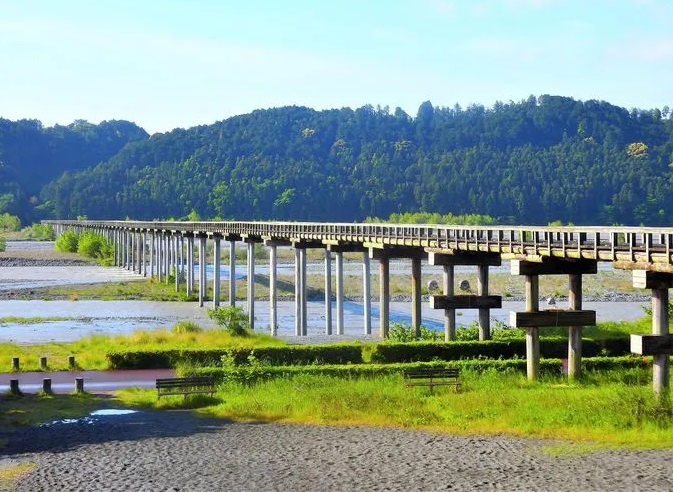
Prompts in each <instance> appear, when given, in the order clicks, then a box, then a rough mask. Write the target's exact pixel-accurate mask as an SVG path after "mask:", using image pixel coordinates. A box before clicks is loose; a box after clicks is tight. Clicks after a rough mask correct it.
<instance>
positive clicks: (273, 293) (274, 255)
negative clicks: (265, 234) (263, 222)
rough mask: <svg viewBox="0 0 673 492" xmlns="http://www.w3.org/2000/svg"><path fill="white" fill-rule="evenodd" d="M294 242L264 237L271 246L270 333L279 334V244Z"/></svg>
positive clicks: (272, 334)
mask: <svg viewBox="0 0 673 492" xmlns="http://www.w3.org/2000/svg"><path fill="white" fill-rule="evenodd" d="M291 244H292V243H290V242H289V241H283V240H278V239H271V238H268V239H264V246H266V247H267V248H269V333H270V334H271V336H274V337H275V336H277V335H278V246H290V245H291Z"/></svg>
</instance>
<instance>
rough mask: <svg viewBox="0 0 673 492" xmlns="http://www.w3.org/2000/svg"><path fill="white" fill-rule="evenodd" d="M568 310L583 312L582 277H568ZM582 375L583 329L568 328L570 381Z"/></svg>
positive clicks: (574, 275)
mask: <svg viewBox="0 0 673 492" xmlns="http://www.w3.org/2000/svg"><path fill="white" fill-rule="evenodd" d="M568 309H569V310H572V311H581V310H582V275H576V274H571V275H568ZM581 373H582V327H581V326H569V327H568V379H575V378H577V377H579V376H580V375H581Z"/></svg>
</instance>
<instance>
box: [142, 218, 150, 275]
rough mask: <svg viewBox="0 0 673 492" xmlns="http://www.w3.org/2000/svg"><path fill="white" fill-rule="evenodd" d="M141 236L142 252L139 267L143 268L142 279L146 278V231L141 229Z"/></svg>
mask: <svg viewBox="0 0 673 492" xmlns="http://www.w3.org/2000/svg"><path fill="white" fill-rule="evenodd" d="M141 234H142V236H143V239H142V241H143V250H142V262H141V265H142V266H143V277H147V261H148V257H149V255H148V254H147V253H148V245H147V230H146V229H143V231H142V233H141Z"/></svg>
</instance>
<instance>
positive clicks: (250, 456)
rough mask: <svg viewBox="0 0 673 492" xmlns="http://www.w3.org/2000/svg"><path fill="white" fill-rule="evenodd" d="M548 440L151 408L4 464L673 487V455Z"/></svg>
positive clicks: (463, 483)
mask: <svg viewBox="0 0 673 492" xmlns="http://www.w3.org/2000/svg"><path fill="white" fill-rule="evenodd" d="M0 437H1V436H0ZM541 444H543V443H542V442H540V441H532V440H523V439H512V438H502V437H454V436H444V435H435V434H432V433H427V432H421V431H410V430H400V429H385V428H364V427H324V426H304V425H284V424H266V423H247V424H246V423H231V422H227V421H223V420H213V419H199V418H197V417H194V416H193V415H192V414H190V413H188V412H186V411H173V412H153V411H142V412H138V413H135V414H132V415H124V416H115V417H102V418H99V419H97V420H80V421H78V422H77V423H70V424H53V425H50V426H43V427H39V428H29V429H23V430H21V431H19V433H18V434H15V435H14V436H13V437H12V438H10V441H9V444H8V446H7V447H6V448H5V449H3V450H2V451H0V467H3V466H7V465H12V464H18V463H26V462H31V463H35V464H36V465H37V468H36V469H35V471H33V472H32V473H30V474H29V475H28V476H26V477H24V478H22V479H21V480H20V482H19V483H18V484H17V486H16V490H17V491H44V490H83V491H100V490H134V491H135V490H143V491H177V490H180V491H212V490H232V491H267V490H268V491H272V490H284V491H294V490H301V491H313V490H320V491H322V490H330V491H339V490H344V491H346V490H348V491H354V490H391V491H397V490H400V491H401V490H404V491H411V490H475V489H476V490H526V491H529V490H544V491H552V490H553V491H556V490H573V489H574V490H601V489H602V490H606V491H607V490H609V491H614V490H645V489H647V490H650V491H653V490H655V491H656V490H662V491H663V490H671V489H673V477H672V476H671V473H670V472H671V463H672V462H673V450H667V451H646V452H626V451H618V452H617V451H611V452H600V453H595V454H592V455H588V456H583V457H574V458H558V457H549V456H546V455H544V454H543V453H542V452H541V450H540V445H541Z"/></svg>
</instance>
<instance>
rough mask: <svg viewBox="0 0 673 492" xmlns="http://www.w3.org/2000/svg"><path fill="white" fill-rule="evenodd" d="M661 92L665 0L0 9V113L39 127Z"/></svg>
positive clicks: (668, 81) (101, 4)
mask: <svg viewBox="0 0 673 492" xmlns="http://www.w3.org/2000/svg"><path fill="white" fill-rule="evenodd" d="M671 88H673V0H470V1H468V0H415V1H414V0H369V1H367V0H330V1H328V0H324V1H323V0H310V1H309V0H235V1H230V0H219V1H218V0H182V1H178V0H161V1H159V0H0V117H4V118H8V119H12V120H16V119H20V118H36V119H39V120H42V122H43V123H44V124H45V125H49V126H51V125H53V124H55V123H58V124H68V123H71V122H72V121H73V120H75V119H86V120H89V121H91V122H95V123H97V122H99V121H101V120H110V119H127V120H131V121H134V122H136V123H137V124H139V125H140V126H142V127H144V128H145V129H146V130H147V131H149V132H150V133H153V132H158V131H167V130H170V129H172V128H175V127H190V126H194V125H199V124H210V123H212V122H214V121H218V120H222V119H224V118H227V117H229V116H233V115H236V114H243V113H248V112H250V111H252V110H254V109H259V108H269V107H277V106H285V105H293V104H294V105H303V106H310V107H313V108H316V109H324V108H339V107H343V106H350V107H353V108H355V107H359V106H362V105H364V104H372V105H374V106H376V105H381V106H390V108H391V110H393V109H394V108H395V107H396V106H400V107H401V108H402V109H404V110H405V111H407V112H408V113H409V114H410V115H412V116H414V115H415V114H416V111H417V109H418V106H419V105H420V104H421V103H422V102H423V101H426V100H429V101H431V102H432V103H433V105H435V106H453V105H454V104H456V103H458V104H460V105H462V106H467V105H469V104H473V103H479V104H484V105H485V106H491V105H492V104H493V103H494V102H495V101H498V100H500V101H503V102H508V101H510V100H513V101H519V100H521V99H524V98H526V97H528V96H529V95H531V94H533V95H536V96H539V95H541V94H554V95H564V96H571V97H575V98H577V99H582V100H587V99H602V100H606V101H609V102H611V103H613V104H617V105H619V106H624V107H627V108H632V107H638V108H642V109H651V108H654V107H659V108H661V107H663V106H665V105H669V106H673V92H672V90H671Z"/></svg>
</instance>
